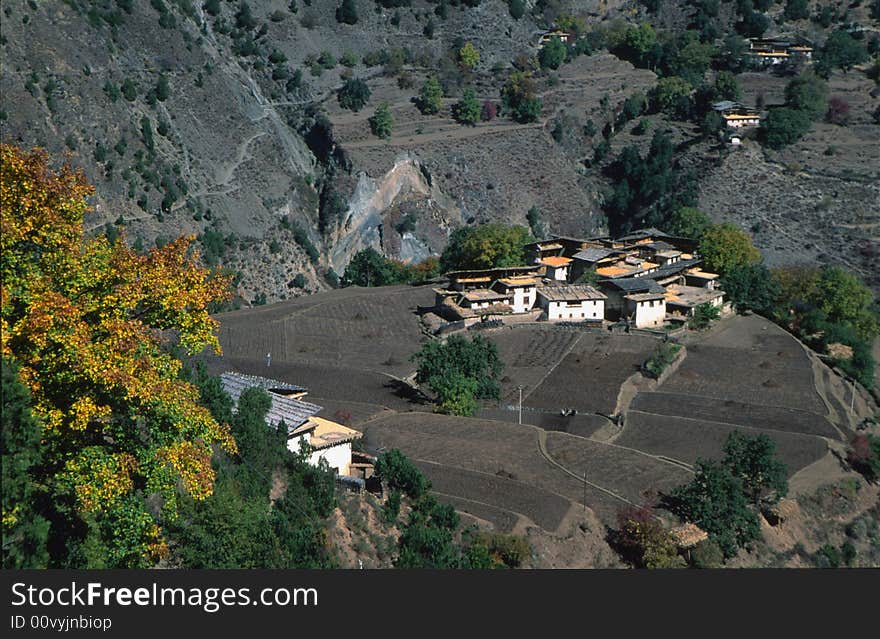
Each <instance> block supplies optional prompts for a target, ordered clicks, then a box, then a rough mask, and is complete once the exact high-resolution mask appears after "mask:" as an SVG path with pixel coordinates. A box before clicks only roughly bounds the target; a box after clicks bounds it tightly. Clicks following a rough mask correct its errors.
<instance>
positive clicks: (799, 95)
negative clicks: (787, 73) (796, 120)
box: [785, 73, 828, 120]
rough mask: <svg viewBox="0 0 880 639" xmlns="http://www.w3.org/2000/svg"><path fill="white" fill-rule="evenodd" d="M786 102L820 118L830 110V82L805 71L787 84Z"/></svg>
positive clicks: (813, 117)
mask: <svg viewBox="0 0 880 639" xmlns="http://www.w3.org/2000/svg"><path fill="white" fill-rule="evenodd" d="M785 102H786V104H787V105H788V106H789V107H791V108H793V109H797V110H799V111H802V112H803V113H805V114H806V115H807V116H808V117H809V118H810V119H811V120H818V119H819V118H821V117H823V116H824V115H825V113H826V112H827V111H828V83H827V82H825V80H823V79H822V78H820V77H819V76H817V75H815V74H813V73H803V74H801V75H799V76H798V77H796V78H794V79H792V80H791V81H790V82H789V83H788V84H787V85H786V87H785Z"/></svg>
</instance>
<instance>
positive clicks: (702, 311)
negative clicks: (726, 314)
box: [690, 302, 721, 330]
mask: <svg viewBox="0 0 880 639" xmlns="http://www.w3.org/2000/svg"><path fill="white" fill-rule="evenodd" d="M720 315H721V309H719V308H718V307H717V306H713V305H712V304H710V303H709V302H706V303H705V304H700V305H699V306H697V307H696V308H695V309H694V316H693V317H692V318H691V321H690V327H691V328H694V329H697V330H702V329H704V328H706V327H708V326H709V324H711V323H712V322H714V321H715V320H717V319H718V317H719V316H720Z"/></svg>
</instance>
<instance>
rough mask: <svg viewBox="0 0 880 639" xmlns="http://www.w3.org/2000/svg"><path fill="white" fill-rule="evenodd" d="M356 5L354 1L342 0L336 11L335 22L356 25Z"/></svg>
mask: <svg viewBox="0 0 880 639" xmlns="http://www.w3.org/2000/svg"><path fill="white" fill-rule="evenodd" d="M357 21H358V13H357V5H355V2H354V0H342V4H341V5H340V6H339V8H338V9H336V22H342V23H344V24H357Z"/></svg>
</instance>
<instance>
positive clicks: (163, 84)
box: [156, 73, 171, 102]
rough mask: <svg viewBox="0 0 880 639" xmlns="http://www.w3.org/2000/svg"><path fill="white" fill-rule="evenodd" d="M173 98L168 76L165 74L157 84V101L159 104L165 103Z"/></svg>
mask: <svg viewBox="0 0 880 639" xmlns="http://www.w3.org/2000/svg"><path fill="white" fill-rule="evenodd" d="M170 96H171V88H170V87H169V86H168V76H166V75H165V74H164V73H163V74H162V75H160V76H159V81H158V82H157V83H156V99H157V100H159V102H164V101H165V100H167V99H168V98H169V97H170Z"/></svg>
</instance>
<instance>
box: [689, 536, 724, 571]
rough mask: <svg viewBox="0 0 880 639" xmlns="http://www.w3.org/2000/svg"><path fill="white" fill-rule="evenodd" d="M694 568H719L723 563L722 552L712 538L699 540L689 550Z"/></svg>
mask: <svg viewBox="0 0 880 639" xmlns="http://www.w3.org/2000/svg"><path fill="white" fill-rule="evenodd" d="M690 559H691V565H692V566H693V567H694V568H720V567H721V565H722V564H723V563H724V553H723V552H721V547H720V546H719V545H718V542H716V541H715V540H714V539H706V540H704V541H701V542H700V543H698V544H697V545H696V546H694V547H693V549H692V550H691V552H690Z"/></svg>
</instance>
